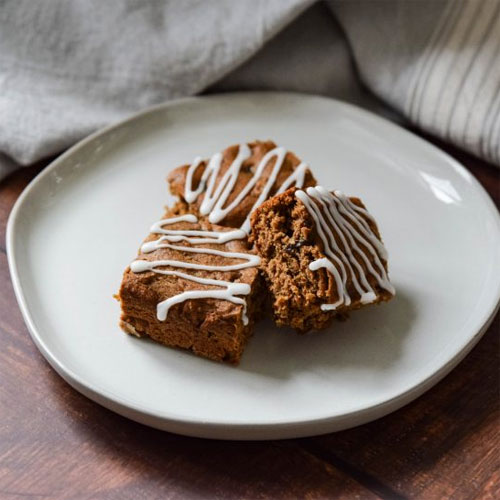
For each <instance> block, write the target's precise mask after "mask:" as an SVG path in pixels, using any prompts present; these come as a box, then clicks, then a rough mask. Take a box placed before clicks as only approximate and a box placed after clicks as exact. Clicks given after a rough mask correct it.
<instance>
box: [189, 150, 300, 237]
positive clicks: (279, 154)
mask: <svg viewBox="0 0 500 500" xmlns="http://www.w3.org/2000/svg"><path fill="white" fill-rule="evenodd" d="M251 154H252V152H251V150H250V148H249V147H248V146H247V145H246V144H240V145H239V149H238V154H237V155H236V158H235V159H234V160H233V162H232V163H231V165H230V166H229V168H228V169H227V170H226V172H224V175H223V176H222V179H221V180H220V182H219V183H218V185H217V187H216V186H215V181H216V179H217V176H218V174H219V171H220V168H221V164H222V158H223V156H222V154H221V153H216V154H214V155H213V156H212V157H211V158H210V160H209V162H208V165H207V166H206V168H205V170H204V172H203V175H202V176H201V179H200V182H199V184H198V187H197V188H196V189H194V190H193V189H192V186H193V175H194V173H195V171H196V169H197V168H198V166H199V165H200V163H201V159H200V158H195V160H194V161H193V163H192V164H191V165H190V166H189V168H188V171H187V174H186V185H185V188H184V199H185V200H186V201H187V202H188V203H193V202H194V201H196V199H197V198H198V196H199V195H200V194H201V193H203V192H204V193H205V196H204V198H203V202H202V203H201V206H200V214H201V215H205V216H206V215H208V220H209V221H210V222H212V223H217V222H220V221H221V220H222V219H224V217H226V215H227V214H229V213H230V212H231V211H232V210H234V208H236V207H237V206H238V205H239V204H240V203H241V202H242V201H243V199H244V198H245V197H246V196H247V195H248V193H249V192H250V191H251V190H252V189H253V187H254V186H255V184H257V182H258V180H259V178H260V177H261V176H262V174H263V172H264V170H265V168H266V166H267V165H268V163H269V162H270V161H271V160H272V159H273V158H276V160H275V163H274V166H273V169H272V171H271V173H270V175H269V177H268V179H267V181H266V184H265V185H264V188H263V189H262V192H261V193H260V196H259V197H258V199H257V200H256V202H255V203H254V205H253V206H252V209H251V210H250V212H249V214H248V216H247V218H246V219H245V221H244V222H243V224H242V225H241V230H242V231H245V233H246V234H248V233H249V232H250V214H251V213H252V212H253V211H254V209H255V208H257V207H258V206H260V205H261V204H262V203H263V202H264V201H265V200H266V199H267V198H268V197H269V195H270V191H271V189H272V187H273V185H274V183H275V182H276V178H277V177H278V174H279V171H280V169H281V166H282V165H283V161H284V159H285V156H286V154H287V151H286V149H285V148H282V147H276V148H274V149H272V150H271V151H268V152H267V153H266V154H265V155H264V156H263V158H262V159H261V161H260V162H259V164H258V165H257V167H256V168H255V172H254V174H253V176H252V177H251V179H250V180H249V181H248V183H247V184H246V185H245V187H244V188H243V189H242V190H241V191H240V192H239V193H238V195H237V196H236V198H235V199H234V200H233V201H232V202H231V203H229V204H228V205H227V206H226V203H227V200H228V198H229V196H230V194H231V192H232V191H233V189H234V186H235V184H236V181H237V179H238V176H239V174H240V170H241V167H242V165H243V163H244V161H245V160H247V159H248V158H249V157H250V156H251ZM306 170H307V165H306V164H305V163H301V164H300V165H298V166H297V167H296V168H295V170H294V171H293V172H292V173H291V174H290V175H289V176H288V177H287V178H286V179H285V181H284V182H283V184H282V185H281V186H280V187H279V189H278V191H277V193H276V194H278V193H282V192H283V191H285V190H286V189H288V188H289V187H291V186H292V185H293V184H295V185H296V186H297V187H299V188H300V187H302V186H303V185H304V179H305V174H306Z"/></svg>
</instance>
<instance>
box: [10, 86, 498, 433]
mask: <svg viewBox="0 0 500 500" xmlns="http://www.w3.org/2000/svg"><path fill="white" fill-rule="evenodd" d="M254 138H260V139H268V138H272V139H273V140H274V141H276V142H277V143H278V144H280V145H283V146H285V147H287V148H288V149H290V150H292V151H294V152H296V153H297V155H298V156H300V157H301V158H303V159H304V160H305V161H307V162H308V163H309V164H310V165H311V167H312V169H313V171H314V173H315V174H316V177H317V178H318V179H319V181H320V182H321V183H322V184H323V185H325V186H327V187H328V188H338V189H341V190H343V191H344V192H346V193H348V194H352V195H357V196H360V197H361V198H362V199H363V200H364V202H365V203H366V205H367V206H368V208H369V210H370V211H371V212H372V214H374V216H375V217H376V219H377V221H378V222H379V226H380V229H381V232H382V235H383V238H384V240H385V242H386V246H387V248H388V250H389V254H390V260H389V265H390V275H391V278H392V281H393V283H394V284H395V286H396V288H397V291H398V295H397V297H396V298H395V299H394V300H393V301H392V302H390V303H388V304H386V305H382V306H379V307H372V308H366V309H365V310H363V311H359V312H356V313H354V314H352V318H351V319H350V320H349V321H347V322H345V323H336V324H334V325H333V326H332V327H331V329H330V330H327V331H324V332H321V333H316V334H312V335H306V336H299V335H296V334H295V333H293V332H291V331H286V330H278V329H276V328H275V327H274V326H273V325H272V324H271V323H270V322H263V323H259V324H258V326H257V331H256V334H255V336H254V337H253V338H252V339H251V342H250V344H249V346H248V348H247V350H246V352H245V354H244V356H243V360H242V363H241V364H240V366H238V367H236V368H234V367H230V366H225V365H223V364H217V363H213V362H210V361H206V360H204V359H200V358H197V357H195V356H193V355H190V354H188V353H185V352H181V351H178V350H173V349H168V348H165V347H162V346H159V345H156V344H154V343H152V342H150V341H146V340H140V339H136V338H134V337H129V336H127V335H125V334H124V333H122V332H121V330H119V328H118V326H117V320H118V316H119V305H118V303H117V302H116V301H115V300H114V299H113V297H112V295H113V293H115V292H116V291H117V290H118V287H119V284H120V280H121V275H122V271H123V269H124V268H125V266H126V265H127V264H128V263H129V262H130V261H131V260H132V259H133V258H134V257H135V252H136V249H137V248H138V245H139V243H140V242H141V240H142V238H143V237H144V236H145V235H146V233H147V232H148V228H149V226H150V224H151V223H152V222H153V221H155V220H156V219H157V218H158V216H159V215H160V214H161V212H162V206H163V205H164V204H165V203H166V202H168V201H169V197H168V196H167V187H166V183H165V180H164V179H165V176H166V174H167V172H168V171H169V169H171V168H173V167H176V166H178V165H180V164H182V163H186V162H190V161H191V160H192V159H193V158H194V157H195V156H196V155H202V156H203V155H204V156H207V155H210V154H212V153H214V152H215V151H219V150H220V149H223V148H224V147H225V146H227V145H229V144H233V143H237V142H241V141H247V140H251V139H254ZM7 246H8V255H9V264H10V269H11V274H12V279H13V282H14V287H15V291H16V294H17V298H18V301H19V305H20V307H21V310H22V312H23V315H24V318H25V320H26V323H27V325H28V327H29V330H30V332H31V335H32V337H33V340H34V341H35V343H36V344H37V346H38V348H39V349H40V350H41V352H42V353H43V355H44V356H45V357H46V358H47V360H48V361H49V363H50V364H51V365H52V366H53V367H54V368H55V370H57V372H58V373H59V374H60V375H61V376H62V377H64V379H65V380H67V381H68V382H69V383H70V384H71V385H72V386H73V387H75V388H76V389H77V390H78V391H80V392H82V393H83V394H85V395H86V396H88V397H89V398H91V399H93V400H95V401H97V402H98V403H100V404H102V405H104V406H106V407H107V408H110V409H111V410H114V411H116V412H118V413H120V414H122V415H125V416H127V417H130V418H132V419H134V420H137V421H139V422H142V423H144V424H147V425H150V426H153V427H157V428H159V429H165V430H169V431H172V432H177V433H182V434H188V435H193V436H201V437H210V438H224V439H269V438H285V437H297V436H306V435H313V434H320V433H325V432H330V431H336V430H340V429H345V428H348V427H352V426H355V425H359V424H361V423H364V422H367V421H369V420H373V419H375V418H378V417H381V416H382V415H385V414H387V413H389V412H391V411H393V410H395V409H397V408H399V407H401V406H402V405H404V404H406V403H408V402H409V401H411V400H412V399H414V398H415V397H417V396H418V395H420V394H421V393H423V392H424V391H425V390H426V389H428V388H429V387H431V386H432V385H433V384H434V383H436V382H437V381H438V380H439V379H440V378H442V377H443V376H444V375H445V374H446V373H447V372H449V371H450V370H451V369H452V368H453V367H454V366H455V365H456V364H457V363H458V362H459V361H460V360H461V359H462V358H463V356H465V354H466V353H467V352H468V351H469V350H470V349H471V348H472V346H473V345H474V344H475V343H476V342H477V341H478V339H479V338H480V336H481V334H482V333H483V332H484V330H485V329H486V326H487V324H488V323H489V321H491V319H492V318H493V315H494V312H495V310H496V308H497V305H498V301H499V296H500V282H499V276H500V253H499V252H498V249H499V248H500V223H499V217H498V213H497V211H496V209H495V207H494V205H493V204H492V202H491V201H490V199H489V198H488V196H487V195H486V194H485V192H484V191H483V189H482V188H481V187H480V186H479V184H478V183H477V182H476V181H475V179H474V178H473V177H472V176H471V175H470V174H469V173H468V172H467V171H466V170H465V169H464V168H463V167H462V166H461V165H459V164H458V163H457V162H456V161H455V160H453V159H452V158H450V157H449V156H447V155H446V154H444V153H442V152H441V151H439V150H438V149H436V148H435V147H433V146H431V145H430V144H428V143H426V142H425V141H423V140H421V139H419V138H417V137H415V136H414V135H412V134H410V133H408V132H406V131H405V130H403V129H401V128H399V127H397V126H396V125H394V124H391V123H389V122H387V121H385V120H383V119H381V118H379V117H377V116H375V115H372V114H370V113H368V112H365V111H363V110H360V109H358V108H356V107H353V106H349V105H346V104H342V103H340V102H337V101H334V100H331V99H325V98H319V97H312V96H302V95H297V94H283V93H242V94H227V95H220V96H212V97H202V98H194V99H187V100H182V101H178V102H174V103H172V104H167V105H163V106H159V107H156V108H153V109H151V110H149V111H146V112H145V113H141V114H139V115H136V116H135V117H133V118H131V119H129V120H127V121H125V122H123V123H121V124H119V125H117V126H114V127H111V128H108V129H106V130H104V131H102V132H98V133H97V134H94V135H93V136H91V137H89V138H88V139H86V140H84V141H82V142H81V143H79V144H78V145H76V146H75V147H73V148H72V149H71V150H69V151H68V152H67V153H65V154H64V155H62V156H61V157H60V158H58V159H57V160H56V161H55V162H53V163H52V165H50V166H49V167H48V168H46V169H45V170H44V171H43V172H42V173H41V174H40V175H39V176H38V177H37V178H36V179H35V180H34V181H33V182H32V183H31V184H30V185H29V187H28V188H27V189H26V190H25V191H24V193H23V194H22V196H21V197H20V198H19V200H18V202H17V204H16V206H15V208H14V210H13V211H12V214H11V217H10V220H9V226H8V234H7Z"/></svg>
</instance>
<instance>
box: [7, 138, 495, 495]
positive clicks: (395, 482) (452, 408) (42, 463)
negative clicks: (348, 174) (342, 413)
mask: <svg viewBox="0 0 500 500" xmlns="http://www.w3.org/2000/svg"><path fill="white" fill-rule="evenodd" d="M434 142H436V141H434ZM439 145H440V146H441V147H442V148H443V149H446V150H447V151H448V152H449V153H450V154H451V155H452V156H454V157H456V158H457V159H458V160H459V161H461V162H462V163H463V164H465V165H466V166H467V167H468V168H469V169H470V171H471V172H472V173H473V174H474V175H475V176H476V177H477V178H478V179H479V181H480V182H481V183H482V185H483V186H484V187H485V188H486V190H487V191H488V192H489V193H490V195H491V196H492V198H493V199H494V200H495V202H496V204H497V206H498V205H499V204H500V175H499V172H500V170H499V169H495V167H492V166H490V165H488V164H486V163H484V162H481V161H479V160H477V159H475V158H473V157H471V156H469V155H467V154H465V153H462V152H460V151H458V150H456V149H454V148H451V147H448V146H444V145H442V144H439ZM45 163H46V162H45ZM43 166H44V164H40V165H37V166H34V167H30V168H27V169H23V170H21V171H19V172H18V173H15V174H14V175H12V176H10V177H9V178H7V179H6V180H4V181H3V182H2V183H0V233H1V235H0V242H1V245H2V247H1V248H0V287H1V288H0V290H1V293H0V335H1V337H0V499H1V500H10V499H12V500H14V499H20V498H36V499H38V498H47V499H51V500H52V499H117V500H126V499H134V500H136V499H156V498H158V499H159V498H162V499H163V498H176V499H189V498H245V499H254V498H259V499H265V498H272V499H279V498H287V499H288V498H307V499H319V498H349V499H351V498H368V499H370V498H385V499H389V498H390V499H393V498H394V499H396V498H421V499H425V500H427V499H431V500H432V499H442V498H454V499H476V498H491V499H500V451H499V441H500V439H499V434H500V433H499V428H500V426H499V423H500V411H499V410H500V404H499V389H500V378H499V353H500V349H499V348H500V345H499V335H498V334H499V330H500V318H499V316H497V318H496V319H495V320H494V322H493V323H492V325H491V326H490V328H489V330H488V331H487V333H486V334H485V335H484V337H483V338H482V340H481V341H480V342H479V344H478V345H477V346H476V347H475V348H474V350H473V351H472V352H471V353H470V354H469V355H468V356H467V358H466V359H465V360H464V361H463V362H462V363H461V364H460V365H459V366H458V367H457V368H456V369H455V370H453V372H452V373H451V374H450V375H448V376H447V377H446V378H445V379H444V380H443V381H442V382H440V383H439V384H438V385H437V386H435V387H434V388H433V389H432V390H430V391H429V392H427V393H426V394H425V395H423V396H422V397H420V398H419V399H418V400H416V401H415V402H413V403H411V404H409V405H408V406H406V407H404V408H403V409H401V410H399V411H397V412H395V413H393V414H392V415H389V416H387V417H385V418H382V419H380V420H378V421H375V422H372V423H370V424H367V425H363V426H361V427H358V428H355V429H351V430H348V431H344V432H339V433H336V434H330V435H326V436H320V437H314V438H307V439H296V440H288V441H274V442H273V441H269V442H224V441H207V440H202V439H194V438H187V437H182V436H176V435H173V434H168V433H166V432H160V431H156V430H154V429H150V428H148V427H145V426H142V425H140V424H136V423H134V422H132V421H129V420H126V419H125V418H122V417H120V416H118V415H115V414H114V413H112V412H110V411H108V410H106V409H104V408H102V407H100V406H98V405H97V404H96V403H93V402H92V401H89V400H88V399H86V398H85V397H84V396H81V395H80V394H79V393H77V392H76V391H74V390H73V389H72V388H71V387H70V386H69V385H67V384H66V383H65V382H64V381H63V380H62V379H61V378H60V377H59V376H58V375H56V373H55V372H54V371H53V370H52V369H51V368H50V366H49V365H48V364H47V363H46V362H45V360H44V359H43V358H42V356H41V354H40V353H39V352H38V351H37V349H36V347H35V346H34V344H33V343H32V341H31V339H30V337H29V334H28V331H27V329H26V327H25V325H24V322H23V320H22V317H21V313H20V312H19V309H18V307H17V304H16V300H15V298H14V293H13V290H12V286H11V283H10V278H9V271H8V269H7V257H6V255H5V246H4V243H3V242H4V241H5V226H6V223H7V217H8V215H9V211H10V209H11V207H12V205H13V203H14V202H15V200H16V198H17V197H18V196H19V194H20V193H21V191H22V189H23V188H24V187H25V186H26V184H27V183H28V182H29V181H30V180H31V179H32V178H33V177H34V175H36V173H37V172H38V171H39V170H40V169H41V168H42V167H43Z"/></svg>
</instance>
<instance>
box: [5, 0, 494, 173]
mask: <svg viewBox="0 0 500 500" xmlns="http://www.w3.org/2000/svg"><path fill="white" fill-rule="evenodd" d="M313 4H314V5H313ZM363 85H364V86H366V87H368V88H369V89H370V90H371V92H373V93H374V94H375V95H376V96H378V97H379V98H381V99H382V100H383V101H385V102H386V103H387V104H388V105H389V106H390V107H391V108H392V109H394V110H396V111H397V112H398V113H401V114H402V115H404V116H405V117H406V118H407V119H409V120H410V121H411V122H412V123H414V124H416V125H417V126H419V127H422V128H423V129H424V130H427V131H429V132H431V133H433V134H436V135H438V136H440V137H442V138H443V139H445V140H448V141H451V142H453V143H455V144H457V145H459V146H461V147H463V148H465V149H467V150H469V151H471V152H473V153H475V154H477V155H479V156H481V157H483V158H485V159H487V160H489V161H492V162H494V163H496V164H500V140H499V136H500V2H499V1H498V0H482V1H476V0H442V1H440V0H419V1H401V0H385V1H378V0H345V1H339V0H326V1H324V2H320V3H315V2H314V0H217V1H213V2H209V1H206V0H182V1H177V0H162V1H160V0H106V1H102V0H72V1H71V2H68V1H67V0H41V1H37V2H33V1H32V0H3V1H1V0H0V179H1V178H2V177H3V176H5V175H6V174H7V173H8V172H10V171H12V170H13V169H15V168H17V166H19V165H27V164H30V163H33V162H34V161H36V160H38V159H40V158H43V157H46V156H49V155H52V154H55V153H57V152H59V151H61V150H62V149H64V148H66V147H68V146H70V145H71V144H73V143H74V142H75V141H77V140H79V139H81V138H82V137H84V136H85V135H87V134H89V133H90V132H92V131H94V130H96V129H97V128H99V127H102V126H104V125H106V124H109V123H111V122H113V121H116V120H119V119H121V118H123V117H125V116H126V115H128V114H130V113H132V112H134V111H137V110H139V109H142V108H144V107H146V106H149V105H153V104H156V103H159V102H163V101H166V100H170V99H175V98H178V97H182V96H187V95H194V94H197V93H200V92H203V91H204V90H207V89H209V90H210V91H215V90H238V89H250V88H252V89H280V90H298V91H303V92H313V93H319V94H323V95H328V96H332V97H339V98H342V99H345V100H349V101H351V102H356V103H358V104H360V105H363V106H367V107H371V108H372V109H376V110H377V111H379V112H385V111H383V110H382V109H381V107H380V105H378V104H377V101H376V100H375V99H374V98H373V97H372V96H371V95H370V94H369V93H367V92H366V91H365V90H364V87H363ZM385 113H386V112H385ZM393 116H396V115H393Z"/></svg>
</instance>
